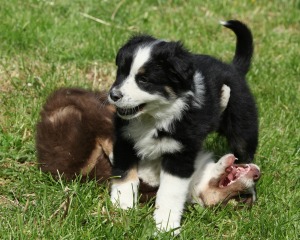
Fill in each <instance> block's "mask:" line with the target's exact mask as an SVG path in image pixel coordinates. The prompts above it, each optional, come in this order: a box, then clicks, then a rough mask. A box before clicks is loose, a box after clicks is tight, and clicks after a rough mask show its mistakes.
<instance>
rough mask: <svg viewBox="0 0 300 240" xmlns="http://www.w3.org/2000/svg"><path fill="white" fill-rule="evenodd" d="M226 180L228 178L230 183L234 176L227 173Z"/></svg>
mask: <svg viewBox="0 0 300 240" xmlns="http://www.w3.org/2000/svg"><path fill="white" fill-rule="evenodd" d="M227 178H228V179H229V180H230V181H232V180H233V178H234V175H233V174H232V173H229V174H228V176H227Z"/></svg>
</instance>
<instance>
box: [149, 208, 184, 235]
mask: <svg viewBox="0 0 300 240" xmlns="http://www.w3.org/2000/svg"><path fill="white" fill-rule="evenodd" d="M180 216H181V214H176V213H174V212H171V210H170V209H159V208H158V209H156V210H155V211H154V216H153V217H154V220H155V223H156V227H157V230H158V231H159V232H169V231H172V234H173V235H178V234H179V233H180Z"/></svg>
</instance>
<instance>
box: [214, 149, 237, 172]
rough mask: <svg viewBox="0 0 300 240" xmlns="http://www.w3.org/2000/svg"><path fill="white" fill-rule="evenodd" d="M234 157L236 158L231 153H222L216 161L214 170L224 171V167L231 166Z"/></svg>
mask: <svg viewBox="0 0 300 240" xmlns="http://www.w3.org/2000/svg"><path fill="white" fill-rule="evenodd" d="M236 159H237V158H236V157H235V156H234V155H233V154H231V153H229V154H226V155H224V156H223V157H222V158H220V159H219V161H218V162H217V163H216V170H218V171H220V173H223V172H225V171H226V168H228V167H230V166H232V165H233V163H234V161H235V160H236Z"/></svg>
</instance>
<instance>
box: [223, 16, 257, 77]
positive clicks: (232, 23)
mask: <svg viewBox="0 0 300 240" xmlns="http://www.w3.org/2000/svg"><path fill="white" fill-rule="evenodd" d="M220 23H221V24H222V25H223V26H225V27H227V28H229V29H231V30H232V31H233V32H234V33H235V35H236V38H237V41H236V49H235V55H234V58H233V60H232V65H233V66H234V67H236V69H237V70H238V71H239V72H241V73H242V74H244V75H246V73H247V72H248V71H249V68H250V65H251V58H252V56H253V37H252V33H251V31H250V29H249V28H248V27H247V26H246V25H245V24H244V23H242V22H240V21H238V20H229V21H225V22H223V21H221V22H220Z"/></svg>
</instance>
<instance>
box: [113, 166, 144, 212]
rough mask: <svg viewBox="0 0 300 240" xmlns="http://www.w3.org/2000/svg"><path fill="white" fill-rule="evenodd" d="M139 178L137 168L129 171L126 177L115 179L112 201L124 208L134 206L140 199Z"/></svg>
mask: <svg viewBox="0 0 300 240" xmlns="http://www.w3.org/2000/svg"><path fill="white" fill-rule="evenodd" d="M138 186H139V178H138V175H137V170H136V169H133V170H131V171H129V173H128V174H127V176H126V177H125V179H113V180H112V185H111V201H112V203H113V204H114V205H116V206H118V207H120V208H122V209H129V208H133V207H134V206H135V205H136V203H137V199H138Z"/></svg>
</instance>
